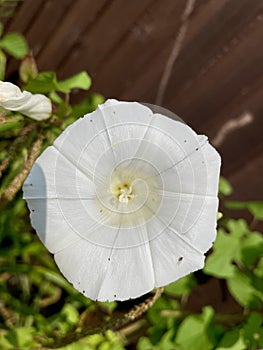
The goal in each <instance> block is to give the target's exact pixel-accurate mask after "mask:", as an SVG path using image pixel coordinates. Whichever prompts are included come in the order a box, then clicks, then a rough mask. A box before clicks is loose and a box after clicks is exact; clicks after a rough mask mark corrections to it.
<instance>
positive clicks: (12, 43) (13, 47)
mask: <svg viewBox="0 0 263 350" xmlns="http://www.w3.org/2000/svg"><path fill="white" fill-rule="evenodd" d="M0 48H2V49H3V50H5V51H6V52H7V53H8V54H9V55H11V56H13V57H15V58H17V59H19V58H23V57H24V56H25V55H26V54H27V53H28V51H29V49H28V45H27V42H26V41H25V39H24V37H23V36H22V35H21V34H18V33H8V34H6V35H5V36H4V37H3V38H2V39H1V40H0Z"/></svg>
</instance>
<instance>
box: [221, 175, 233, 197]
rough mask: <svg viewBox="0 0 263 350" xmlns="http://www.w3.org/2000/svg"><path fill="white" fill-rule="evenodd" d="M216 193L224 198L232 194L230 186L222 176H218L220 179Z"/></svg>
mask: <svg viewBox="0 0 263 350" xmlns="http://www.w3.org/2000/svg"><path fill="white" fill-rule="evenodd" d="M218 192H219V193H221V194H223V195H224V196H229V195H230V194H232V193H233V188H232V186H231V185H230V183H229V182H228V181H227V180H226V179H225V178H224V177H223V176H220V179H219V189H218Z"/></svg>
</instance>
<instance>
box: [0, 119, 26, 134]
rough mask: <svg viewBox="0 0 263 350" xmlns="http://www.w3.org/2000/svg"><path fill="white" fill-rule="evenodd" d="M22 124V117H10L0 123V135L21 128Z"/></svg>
mask: <svg viewBox="0 0 263 350" xmlns="http://www.w3.org/2000/svg"><path fill="white" fill-rule="evenodd" d="M23 123H24V118H23V117H11V118H8V119H6V120H5V121H4V122H0V133H4V132H7V131H11V130H14V129H19V128H22V126H23Z"/></svg>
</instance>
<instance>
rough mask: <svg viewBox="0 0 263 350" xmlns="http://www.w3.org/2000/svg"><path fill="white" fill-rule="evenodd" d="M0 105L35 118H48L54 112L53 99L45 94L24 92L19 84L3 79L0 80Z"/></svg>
mask: <svg viewBox="0 0 263 350" xmlns="http://www.w3.org/2000/svg"><path fill="white" fill-rule="evenodd" d="M0 106H1V107H3V108H5V109H7V110H9V111H18V112H21V113H22V114H24V115H26V116H27V117H30V118H32V119H35V120H44V119H48V118H49V117H50V116H51V112H52V104H51V101H50V99H49V98H47V97H46V96H45V95H41V94H35V95H34V94H31V93H30V92H28V91H23V92H22V91H21V90H20V89H19V87H18V86H16V85H14V84H12V83H9V82H3V81H0Z"/></svg>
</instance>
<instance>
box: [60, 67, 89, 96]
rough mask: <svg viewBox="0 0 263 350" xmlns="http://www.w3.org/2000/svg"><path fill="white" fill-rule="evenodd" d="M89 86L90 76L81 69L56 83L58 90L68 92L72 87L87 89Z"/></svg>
mask: <svg viewBox="0 0 263 350" xmlns="http://www.w3.org/2000/svg"><path fill="white" fill-rule="evenodd" d="M90 86H91V78H90V76H89V75H88V73H87V72H85V71H82V72H80V73H78V74H75V75H73V76H72V77H70V78H68V79H66V80H62V81H60V82H59V83H58V90H59V91H61V92H64V93H69V92H70V91H71V90H72V89H83V90H88V89H89V88H90Z"/></svg>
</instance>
